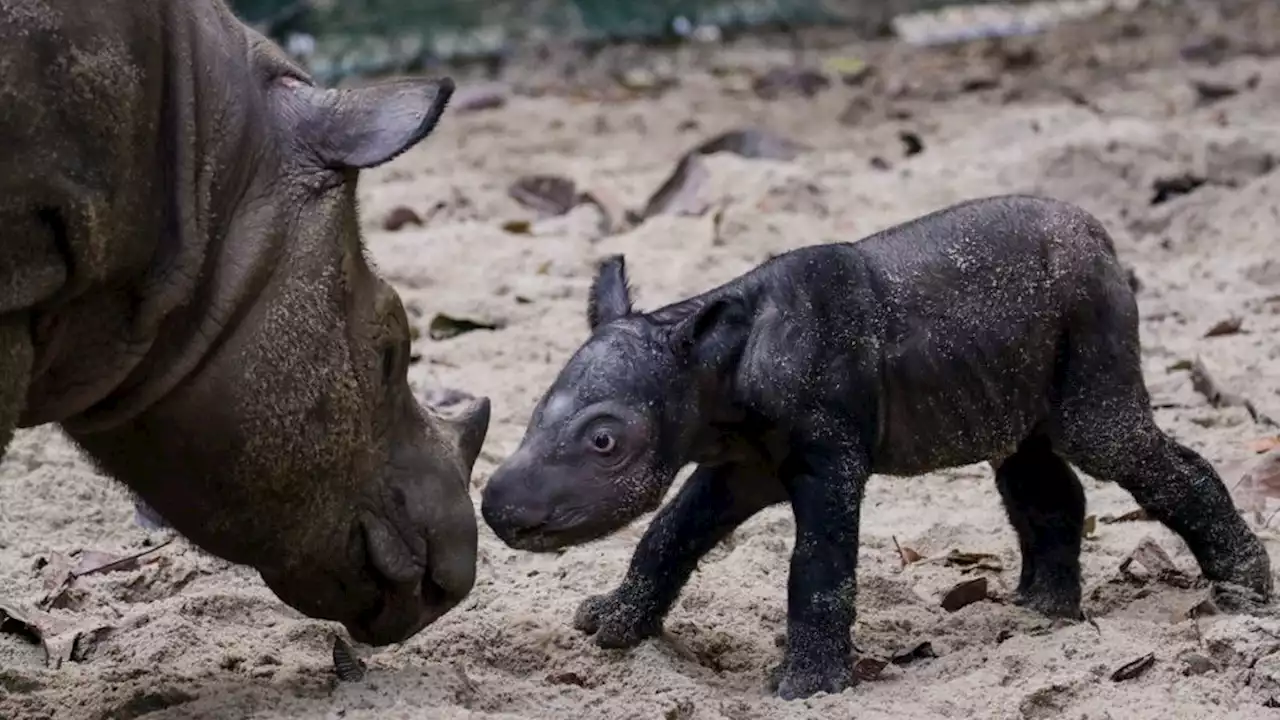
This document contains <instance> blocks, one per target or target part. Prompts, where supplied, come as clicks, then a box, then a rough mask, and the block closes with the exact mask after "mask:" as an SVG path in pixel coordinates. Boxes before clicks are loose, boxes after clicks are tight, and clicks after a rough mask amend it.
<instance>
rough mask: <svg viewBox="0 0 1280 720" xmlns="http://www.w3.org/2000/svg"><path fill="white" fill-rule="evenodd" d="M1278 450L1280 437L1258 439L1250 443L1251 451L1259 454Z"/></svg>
mask: <svg viewBox="0 0 1280 720" xmlns="http://www.w3.org/2000/svg"><path fill="white" fill-rule="evenodd" d="M1277 449H1280V435H1272V436H1271V437H1264V438H1258V439H1257V440H1253V441H1252V442H1250V443H1249V450H1250V451H1251V452H1255V453H1259V454H1261V453H1264V452H1270V451H1272V450H1277Z"/></svg>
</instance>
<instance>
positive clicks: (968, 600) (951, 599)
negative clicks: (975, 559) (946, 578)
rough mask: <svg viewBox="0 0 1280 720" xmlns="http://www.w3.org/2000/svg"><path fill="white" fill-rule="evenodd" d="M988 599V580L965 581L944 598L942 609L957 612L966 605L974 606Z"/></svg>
mask: <svg viewBox="0 0 1280 720" xmlns="http://www.w3.org/2000/svg"><path fill="white" fill-rule="evenodd" d="M986 598H987V579H986V578H985V577H978V578H974V579H972V580H965V581H964V582H962V583H960V584H958V585H956V586H955V587H953V588H951V589H950V590H948V591H947V593H946V594H945V595H943V596H942V609H943V610H946V611H947V612H955V611H957V610H959V609H960V608H962V607H965V606H966V605H972V604H973V603H976V602H978V601H979V600H985V599H986Z"/></svg>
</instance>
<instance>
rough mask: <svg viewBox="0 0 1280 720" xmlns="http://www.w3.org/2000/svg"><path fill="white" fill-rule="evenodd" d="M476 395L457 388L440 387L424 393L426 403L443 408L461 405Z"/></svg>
mask: <svg viewBox="0 0 1280 720" xmlns="http://www.w3.org/2000/svg"><path fill="white" fill-rule="evenodd" d="M474 399H475V396H474V395H472V394H471V393H469V392H467V391H465V390H457V389H454V388H447V387H440V388H434V389H432V390H429V391H428V392H427V393H426V394H424V395H423V397H422V401H423V403H424V404H426V405H428V406H430V407H432V408H434V409H436V410H443V409H447V408H451V407H454V406H455V405H461V404H463V403H466V402H470V401H471V400H474Z"/></svg>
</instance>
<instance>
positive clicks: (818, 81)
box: [751, 67, 831, 100]
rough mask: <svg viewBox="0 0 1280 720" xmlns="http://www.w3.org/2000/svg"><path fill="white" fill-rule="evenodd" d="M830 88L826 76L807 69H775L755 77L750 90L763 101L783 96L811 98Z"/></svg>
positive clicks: (829, 81)
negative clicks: (794, 95)
mask: <svg viewBox="0 0 1280 720" xmlns="http://www.w3.org/2000/svg"><path fill="white" fill-rule="evenodd" d="M829 87H831V80H830V79H828V78H827V76H826V75H823V74H822V73H820V72H818V71H817V70H812V69H809V68H796V67H776V68H772V69H770V70H769V71H767V72H765V73H764V74H763V75H761V76H759V77H757V78H756V79H755V81H753V82H752V83H751V90H752V91H753V92H754V93H755V94H756V96H758V97H760V98H762V99H764V100H776V99H778V98H780V97H782V96H784V95H789V94H796V95H801V96H803V97H813V96H814V95H816V94H818V93H819V92H821V91H822V90H826V89H827V88H829Z"/></svg>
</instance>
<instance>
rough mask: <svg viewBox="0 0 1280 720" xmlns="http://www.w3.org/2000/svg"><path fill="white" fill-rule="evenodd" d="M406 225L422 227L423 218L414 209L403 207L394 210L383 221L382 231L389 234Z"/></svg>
mask: <svg viewBox="0 0 1280 720" xmlns="http://www.w3.org/2000/svg"><path fill="white" fill-rule="evenodd" d="M405 225H418V226H421V225H422V218H421V217H419V215H418V213H416V212H414V210H413V208H409V207H405V206H403V205H401V206H399V207H396V208H393V209H392V210H391V212H389V213H387V216H386V217H385V218H383V219H382V229H383V230H387V231H388V232H395V231H397V230H399V229H400V228H402V227H404V226H405Z"/></svg>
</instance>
